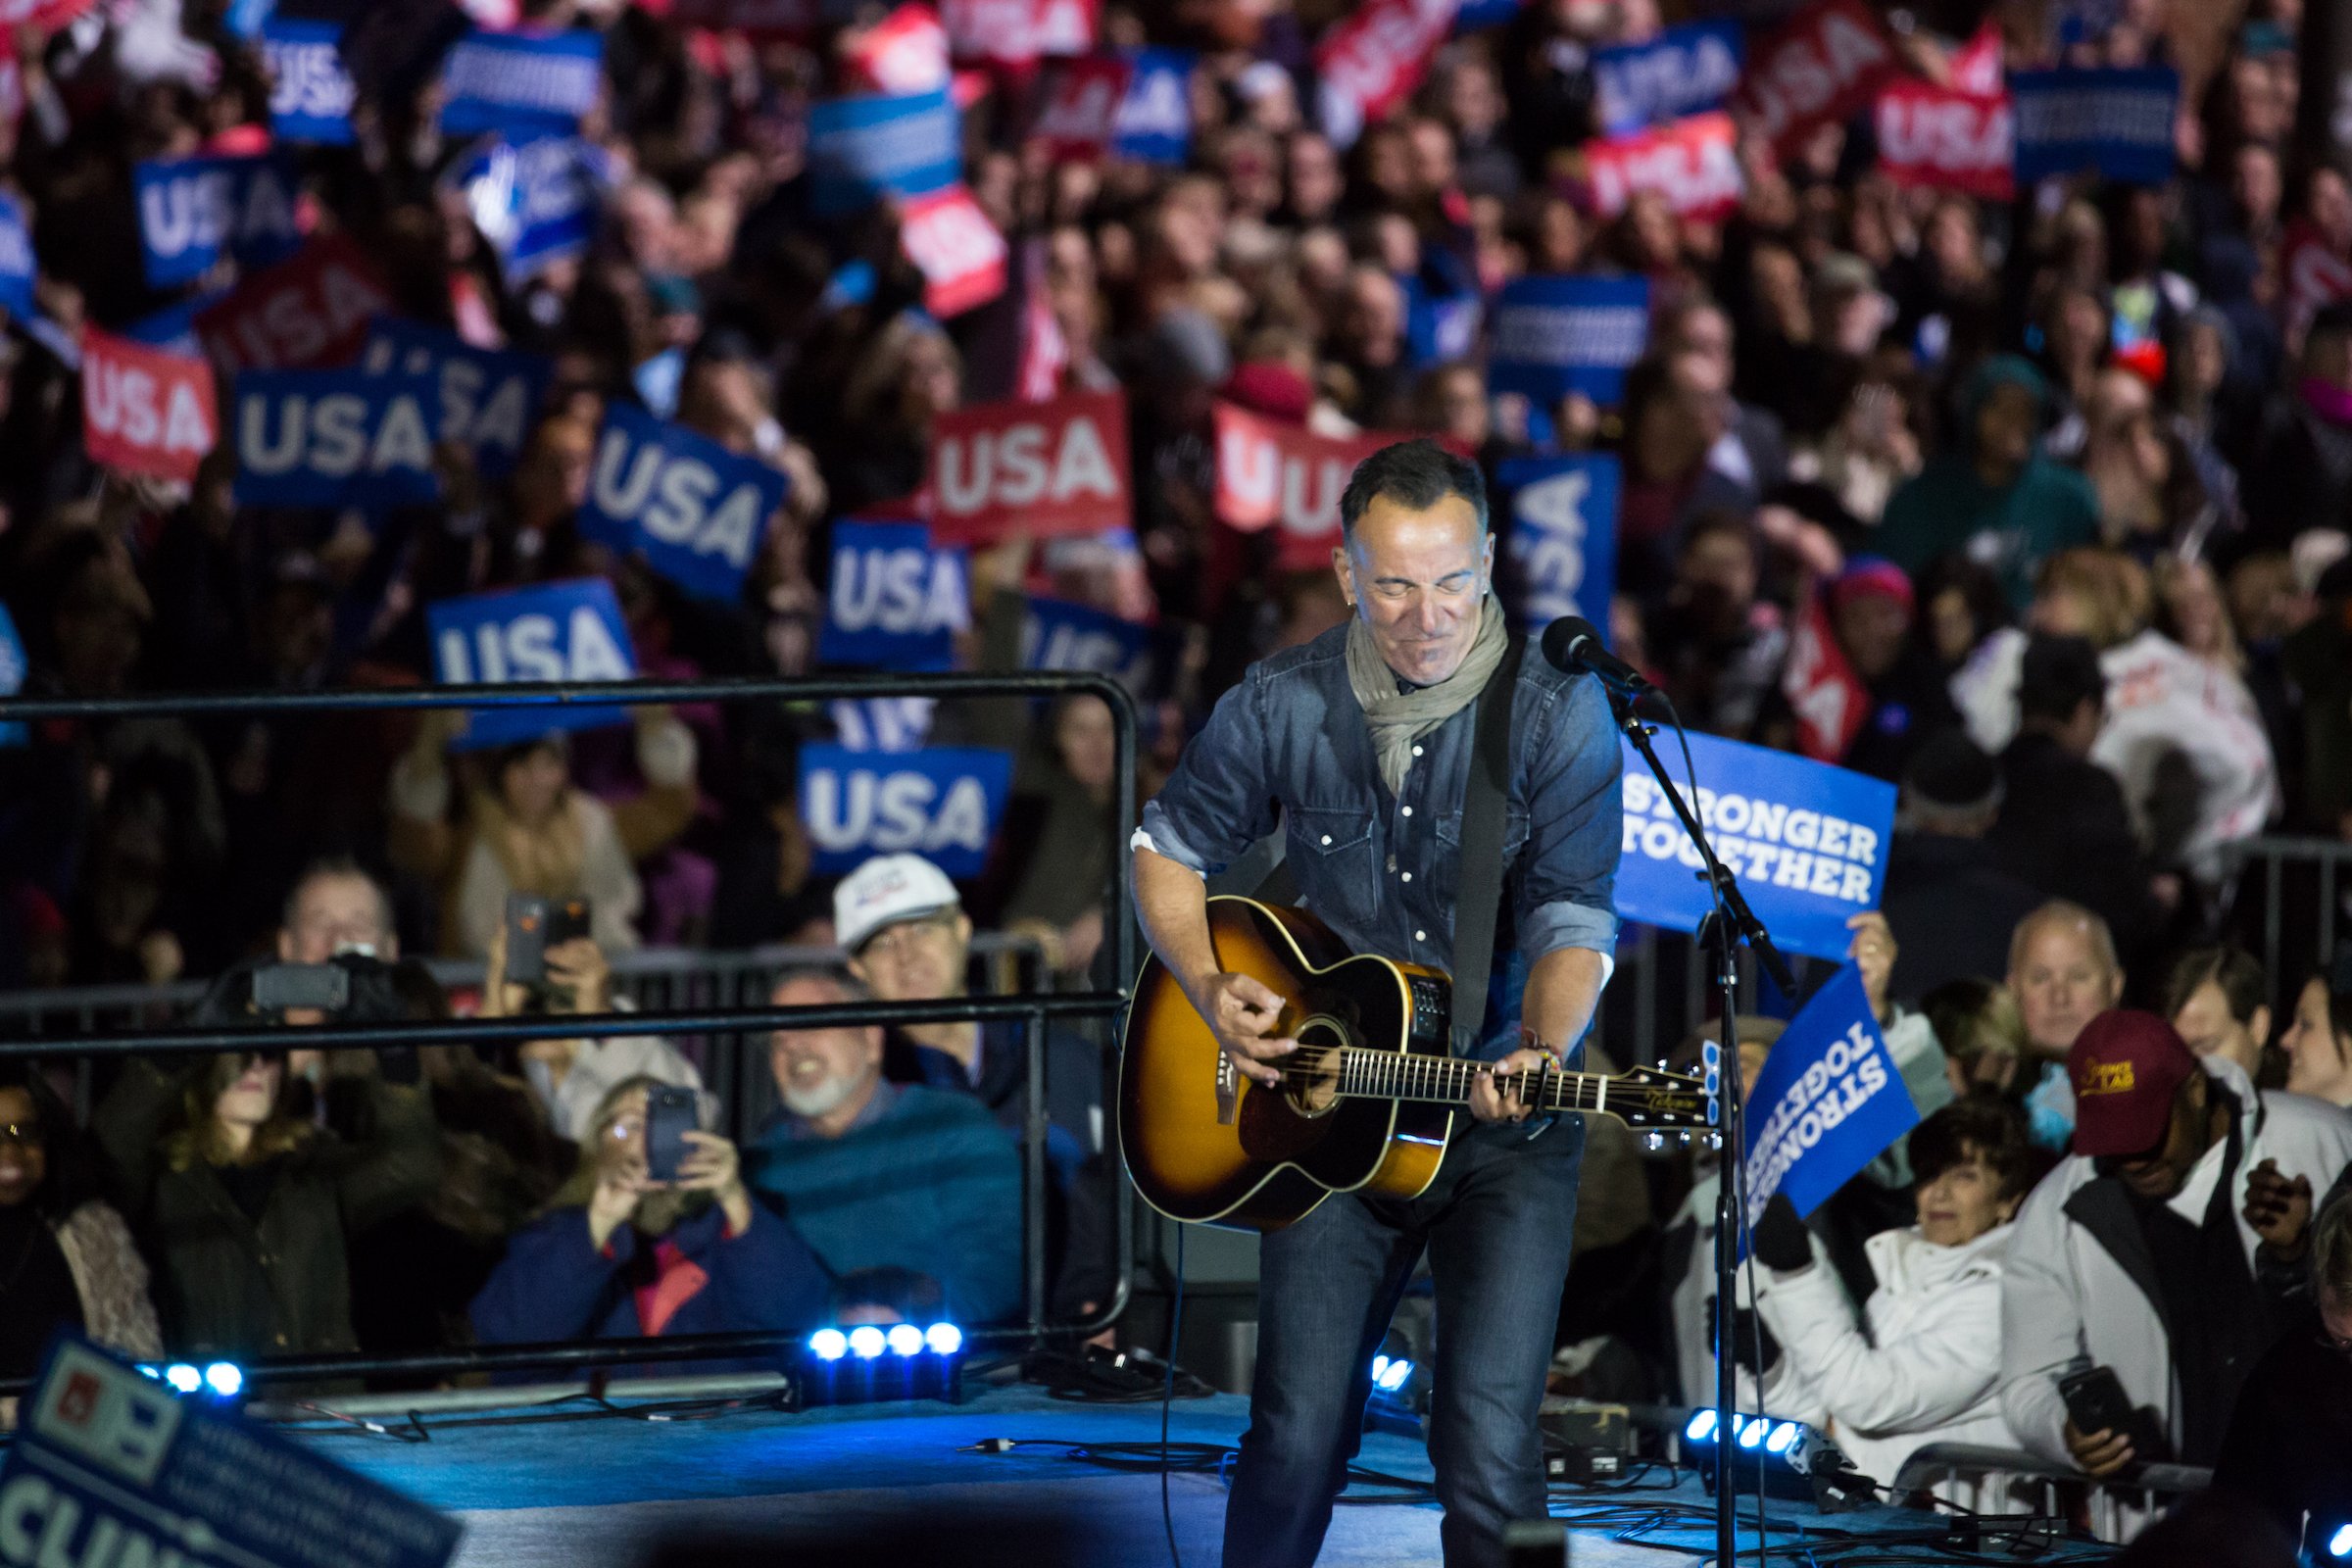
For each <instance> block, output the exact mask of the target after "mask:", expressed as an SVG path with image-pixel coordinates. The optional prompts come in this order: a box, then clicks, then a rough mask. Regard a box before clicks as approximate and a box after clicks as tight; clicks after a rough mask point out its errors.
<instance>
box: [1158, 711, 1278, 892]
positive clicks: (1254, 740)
mask: <svg viewBox="0 0 2352 1568" xmlns="http://www.w3.org/2000/svg"><path fill="white" fill-rule="evenodd" d="M1263 700H1264V696H1263V688H1262V685H1261V683H1260V682H1259V681H1258V679H1257V678H1256V676H1255V674H1254V673H1252V674H1251V675H1250V676H1249V677H1248V678H1245V679H1244V680H1242V681H1241V682H1240V683H1239V684H1237V685H1235V686H1233V687H1231V688H1230V689H1228V690H1227V691H1226V693H1225V695H1224V696H1222V697H1220V698H1218V699H1217V706H1216V708H1215V710H1214V711H1212V712H1210V714H1209V715H1208V723H1207V725H1206V727H1204V728H1203V729H1202V730H1201V733H1200V734H1199V735H1198V736H1196V737H1195V738H1194V740H1193V743H1192V745H1190V746H1188V747H1186V748H1185V751H1184V760H1182V761H1180V762H1178V763H1177V764H1176V771H1175V772H1174V773H1172V774H1170V775H1169V776H1168V781H1167V783H1166V784H1165V785H1163V786H1161V788H1160V792H1159V793H1158V794H1157V795H1156V796H1154V797H1153V798H1152V800H1151V801H1150V802H1148V803H1147V804H1146V805H1145V807H1144V821H1143V829H1142V831H1141V832H1140V833H1139V834H1138V835H1137V838H1138V839H1139V840H1148V842H1149V847H1150V848H1151V850H1152V853H1154V854H1156V855H1161V856H1164V857H1166V858H1168V859H1171V860H1174V861H1175V862H1176V863H1177V864H1179V865H1182V866H1184V867H1186V868H1187V869H1189V870H1191V871H1194V872H1196V873H1198V874H1199V875H1201V876H1203V877H1208V876H1214V875H1216V873H1218V872H1219V871H1222V870H1224V869H1225V867H1226V866H1227V865H1228V864H1230V863H1231V862H1232V861H1233V860H1235V859H1237V858H1239V857H1240V856H1241V854H1242V852H1243V851H1245V850H1247V849H1249V848H1250V845H1252V844H1255V843H1256V842H1257V841H1258V840H1259V839H1262V838H1264V837H1265V836H1266V835H1267V834H1268V833H1271V832H1273V831H1274V824H1275V812H1274V787H1273V783H1272V776H1271V772H1270V770H1269V766H1268V762H1267V757H1266V735H1267V726H1266V720H1265V716H1264V713H1263V712H1262V711H1261V708H1262V704H1263Z"/></svg>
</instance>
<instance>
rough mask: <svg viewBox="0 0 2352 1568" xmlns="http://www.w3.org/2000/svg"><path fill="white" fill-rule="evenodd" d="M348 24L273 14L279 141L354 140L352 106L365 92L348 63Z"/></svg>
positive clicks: (266, 34)
mask: <svg viewBox="0 0 2352 1568" xmlns="http://www.w3.org/2000/svg"><path fill="white" fill-rule="evenodd" d="M342 39H343V28H342V27H341V25H338V24H336V23H332V22H291V21H284V20H281V19H278V18H274V17H273V18H271V19H270V21H269V22H268V23H267V24H265V25H263V27H262V58H263V59H264V60H265V61H267V62H268V63H269V67H270V131H271V133H272V134H274V135H275V136H276V137H277V139H278V140H279V141H289V142H308V143H311V144H312V145H314V146H319V147H348V146H350V145H351V106H352V103H353V101H354V100H355V99H356V98H357V97H358V96H359V94H358V92H357V90H356V89H355V88H354V87H353V86H352V84H351V76H350V74H349V73H347V72H345V71H344V69H343V51H342V48H341V44H342Z"/></svg>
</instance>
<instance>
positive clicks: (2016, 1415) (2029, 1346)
mask: <svg viewBox="0 0 2352 1568" xmlns="http://www.w3.org/2000/svg"><path fill="white" fill-rule="evenodd" d="M2198 1060H2199V1064H2200V1065H2201V1066H2203V1067H2204V1069H2205V1071H2206V1072H2207V1073H2208V1074H2209V1075H2210V1076H2212V1077H2213V1078H2214V1079H2215V1080H2216V1081H2217V1084H2216V1087H2218V1088H2221V1089H2223V1090H2226V1091H2227V1092H2228V1093H2229V1094H2230V1095H2231V1096H2233V1097H2235V1099H2236V1101H2237V1103H2238V1104H2239V1105H2240V1106H2241V1107H2244V1108H2246V1109H2247V1110H2248V1111H2249V1112H2250V1114H2249V1115H2247V1116H2246V1118H2245V1125H2246V1137H2245V1148H2244V1151H2243V1152H2242V1153H2241V1155H2240V1156H2239V1159H2238V1163H2237V1170H2236V1173H2235V1175H2234V1176H2233V1177H2232V1178H2231V1179H2232V1181H2233V1183H2235V1184H2237V1185H2238V1187H2239V1191H2238V1192H2236V1193H2233V1194H2231V1195H2230V1201H2229V1207H2230V1210H2231V1212H2232V1213H2233V1214H2234V1215H2235V1217H2236V1222H2237V1230H2238V1240H2239V1241H2240V1242H2241V1243H2242V1244H2243V1245H2244V1247H2245V1250H2246V1257H2247V1260H2248V1263H2249V1265H2256V1266H2258V1263H2257V1259H2256V1250H2257V1249H2258V1248H2259V1247H2260V1246H2261V1243H2262V1238H2261V1237H2260V1236H2259V1235H2257V1234H2256V1232H2255V1230H2254V1228H2253V1227H2252V1226H2250V1225H2248V1224H2247V1223H2246V1220H2245V1215H2244V1213H2243V1212H2242V1209H2243V1198H2244V1192H2243V1183H2244V1180H2245V1175H2246V1173H2247V1172H2248V1171H2251V1170H2252V1169H2253V1168H2254V1167H2255V1166H2257V1165H2259V1164H2261V1163H2262V1162H2263V1161H2264V1160H2266V1159H2275V1160H2277V1161H2278V1172H2279V1174H2280V1175H2282V1176H2284V1177H2286V1178H2287V1179H2288V1180H2290V1181H2291V1180H2292V1179H2294V1178H2295V1177H2297V1176H2305V1177H2309V1178H2310V1180H2311V1185H2312V1190H2313V1191H2314V1192H2325V1191H2326V1190H2327V1186H2328V1184H2329V1183H2331V1182H2333V1181H2334V1180H2335V1178H2336V1175H2337V1173H2339V1172H2340V1171H2342V1170H2343V1168H2344V1166H2345V1165H2346V1163H2347V1162H2352V1114H2347V1113H2345V1112H2344V1111H2342V1110H2339V1109H2337V1108H2336V1107H2335V1106H2333V1105H2330V1104H2328V1103H2326V1102H2325V1101H2320V1100H2314V1099H2312V1098H2310V1097H2309V1096H2307V1095H2290V1094H2286V1093H2283V1092H2281V1091H2277V1090H2266V1091H2263V1092H2261V1093H2260V1094H2257V1092H2256V1091H2255V1088H2254V1086H2253V1084H2252V1082H2251V1081H2250V1080H2249V1079H2248V1078H2247V1077H2246V1075H2245V1072H2244V1070H2243V1069H2242V1068H2240V1067H2239V1066H2238V1065H2237V1064H2236V1063H2235V1062H2232V1061H2230V1060H2229V1059H2227V1058H2226V1057H2223V1056H2219V1055H2213V1056H2203V1057H2200V1058H2198ZM2094 1179H2095V1172H2094V1171H2093V1170H2092V1168H2091V1162H2090V1160H2088V1159H2087V1158H2084V1157H2083V1156H2082V1155H2080V1154H2076V1155H2073V1156H2071V1157H2069V1158H2067V1159H2066V1160H2064V1161H2062V1162H2061V1163H2060V1164H2059V1165H2058V1167H2057V1168H2056V1169H2055V1170H2053V1171H2051V1172H2050V1173H2049V1175H2047V1176H2045V1177H2043V1178H2042V1180H2041V1184H2040V1185H2039V1186H2038V1187H2036V1188H2034V1192H2033V1195H2032V1196H2031V1197H2029V1198H2028V1199H2027V1200H2026V1205H2025V1207H2024V1208H2023V1209H2021V1210H2019V1212H2018V1216H2017V1223H2016V1224H2015V1225H2014V1226H2012V1227H2011V1229H2012V1230H2013V1231H2014V1232H2015V1235H2014V1236H2013V1238H2012V1240H2011V1241H2010V1244H2009V1253H2008V1262H2007V1269H2006V1274H2005V1277H2004V1280H2003V1285H2002V1292H2001V1337H2002V1338H2001V1373H2002V1380H2003V1381H2002V1385H2001V1392H2000V1403H2001V1413H2002V1414H2003V1415H2004V1416H2006V1417H2007V1418H2008V1421H2009V1427H2010V1430H2011V1431H2012V1432H2014V1433H2015V1434H2016V1435H2017V1438H2018V1440H2019V1441H2020V1442H2022V1443H2023V1444H2024V1445H2025V1446H2027V1447H2028V1448H2031V1449H2033V1450H2034V1452H2035V1453H2038V1454H2040V1455H2041V1456H2042V1457H2044V1458H2046V1459H2049V1460H2051V1461H2053V1462H2054V1463H2058V1464H2071V1463H2072V1462H2073V1457H2072V1455H2070V1454H2069V1453H2068V1452H2067V1447H2066V1432H2065V1427H2066V1402H2065V1400H2064V1399H2063V1398H2062V1397H2060V1395H2059V1393H2058V1380H2059V1379H2060V1378H2061V1377H2063V1376H2065V1375H2066V1374H2068V1373H2070V1372H2075V1371H2082V1370H2087V1369H2089V1368H2091V1367H2094V1366H2104V1367H2108V1368H2111V1369H2113V1371H2114V1372H2115V1375H2116V1377H2117V1379H2118V1380H2119V1381H2121V1382H2122V1384H2123V1387H2124V1394H2125V1396H2126V1397H2128V1398H2130V1399H2131V1403H2132V1405H2133V1406H2134V1407H2136V1408H2139V1409H2142V1410H2151V1411H2153V1412H2154V1413H2155V1416H2156V1418H2157V1420H2159V1421H2161V1422H2162V1423H2163V1425H2164V1428H2165V1432H2166V1435H2167V1437H2168V1438H2169V1439H2170V1440H2171V1442H2172V1444H2173V1445H2174V1446H2175V1448H2176V1449H2178V1448H2179V1446H2180V1443H2181V1439H2182V1433H2181V1428H2180V1418H2181V1409H2180V1380H2179V1379H2178V1378H2177V1377H2175V1375H2174V1372H2173V1362H2172V1354H2171V1338H2170V1335H2169V1334H2168V1332H2167V1330H2166V1327H2165V1321H2164V1314H2163V1307H2162V1305H2161V1300H2160V1292H2159V1291H2158V1288H2157V1286H2156V1282H2155V1280H2154V1279H2153V1277H2152V1275H2151V1274H2150V1271H2149V1269H2148V1267H2147V1266H2146V1265H2145V1264H2144V1263H2143V1262H2142V1261H2140V1259H2141V1258H2142V1257H2143V1256H2144V1253H2145V1248H2144V1246H2139V1245H2136V1243H2137V1239H2138V1233H2137V1231H2136V1229H2135V1228H2134V1227H2133V1226H2132V1221H2131V1216H2130V1214H2129V1213H2128V1212H2126V1213H2122V1214H2120V1215H2111V1214H2108V1213H2106V1212H2104V1211H2105V1210H2106V1209H2108V1208H2110V1207H2112V1206H2114V1205H2108V1204H2103V1203H2101V1202H2100V1201H2098V1198H2099V1195H2098V1194H2097V1193H2091V1194H2087V1195H2086V1194H2085V1192H2084V1189H2086V1188H2089V1187H2091V1185H2092V1183H2093V1181H2094Z"/></svg>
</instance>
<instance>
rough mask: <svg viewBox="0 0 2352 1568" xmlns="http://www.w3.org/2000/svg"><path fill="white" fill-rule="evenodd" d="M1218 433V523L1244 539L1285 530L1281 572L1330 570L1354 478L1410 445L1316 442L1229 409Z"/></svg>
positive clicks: (1379, 438)
mask: <svg viewBox="0 0 2352 1568" xmlns="http://www.w3.org/2000/svg"><path fill="white" fill-rule="evenodd" d="M1216 432H1217V498H1216V511H1217V520H1218V521H1220V522H1222V523H1224V524H1225V525H1226V526H1227V527H1229V528H1234V529H1238V530H1239V531H1241V532H1243V533H1258V532H1261V531H1262V530H1264V529H1267V528H1279V529H1280V530H1281V532H1280V536H1279V541H1278V543H1277V545H1276V547H1275V564H1276V565H1277V566H1279V567H1280V568H1281V569H1282V570H1284V571H1300V570H1308V569H1311V568H1313V567H1316V566H1320V565H1324V564H1328V563H1329V562H1330V560H1331V549H1332V546H1334V545H1336V544H1338V543H1339V542H1340V495H1341V493H1342V492H1343V491H1345V490H1346V489H1347V488H1348V475H1349V474H1351V473H1353V472H1354V471H1355V466H1356V465H1357V464H1359V463H1361V462H1363V461H1364V459H1366V458H1368V457H1370V456H1371V455H1372V454H1373V453H1375V452H1378V451H1379V450H1380V449H1381V448H1382V447H1385V446H1388V445H1390V444H1391V443H1393V442H1397V441H1401V440H1404V439H1405V437H1403V436H1400V435H1397V434H1394V433H1388V434H1383V433H1379V432H1367V433H1365V434H1362V435H1351V436H1328V435H1317V434H1315V433H1314V432H1313V431H1312V430H1307V429H1303V428H1301V427H1300V426H1299V425H1295V424H1283V423H1280V422H1278V421H1276V420H1273V419H1266V418H1260V417H1258V416H1256V415H1254V414H1251V413H1250V412H1249V411H1248V410H1246V409H1238V408H1235V407H1234V406H1233V405H1232V404H1230V403H1220V404H1218V405H1217V407H1216Z"/></svg>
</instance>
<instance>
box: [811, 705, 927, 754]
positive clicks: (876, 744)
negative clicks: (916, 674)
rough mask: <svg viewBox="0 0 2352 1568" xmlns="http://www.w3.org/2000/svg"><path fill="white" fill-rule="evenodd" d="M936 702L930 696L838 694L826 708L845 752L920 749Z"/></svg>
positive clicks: (835, 733) (835, 735) (917, 750)
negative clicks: (846, 695)
mask: <svg viewBox="0 0 2352 1568" xmlns="http://www.w3.org/2000/svg"><path fill="white" fill-rule="evenodd" d="M937 705H938V699H936V698H932V697H841V698H836V699H835V700H834V701H832V702H830V703H827V704H826V705H825V712H826V714H827V715H828V716H829V717H830V718H831V719H832V720H833V734H834V738H835V739H836V740H837V741H839V742H840V744H841V749H842V750H843V751H845V752H919V751H921V750H922V749H923V742H924V741H925V740H927V739H929V738H930V735H931V713H932V710H933V709H934V708H935V707H936V706H937Z"/></svg>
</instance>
